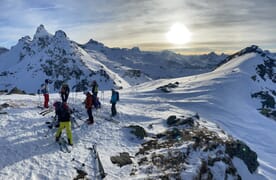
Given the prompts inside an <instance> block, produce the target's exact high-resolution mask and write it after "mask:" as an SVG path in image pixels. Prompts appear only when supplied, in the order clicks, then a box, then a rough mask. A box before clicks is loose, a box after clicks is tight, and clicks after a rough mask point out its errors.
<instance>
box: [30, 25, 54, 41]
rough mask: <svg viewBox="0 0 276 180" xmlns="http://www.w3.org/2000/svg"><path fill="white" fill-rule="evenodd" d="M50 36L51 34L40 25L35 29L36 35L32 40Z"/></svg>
mask: <svg viewBox="0 0 276 180" xmlns="http://www.w3.org/2000/svg"><path fill="white" fill-rule="evenodd" d="M50 35H51V34H50V33H49V32H48V31H47V30H46V29H45V27H44V25H43V24H41V25H40V26H38V28H37V29H36V33H35V35H34V39H38V38H39V37H45V36H50Z"/></svg>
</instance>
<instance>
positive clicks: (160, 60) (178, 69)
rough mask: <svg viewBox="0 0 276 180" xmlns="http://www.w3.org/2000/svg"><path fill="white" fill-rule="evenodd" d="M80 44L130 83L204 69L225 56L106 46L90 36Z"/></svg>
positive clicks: (197, 72)
mask: <svg viewBox="0 0 276 180" xmlns="http://www.w3.org/2000/svg"><path fill="white" fill-rule="evenodd" d="M80 46H81V47H83V48H84V49H85V50H86V51H87V52H88V53H89V54H90V55H91V56H92V57H95V58H96V59H98V60H99V61H100V62H101V63H103V64H105V65H106V66H108V67H109V68H110V69H111V70H112V71H114V72H116V73H118V74H120V75H121V77H123V78H124V79H125V80H126V81H128V82H129V83H130V84H131V85H135V84H139V83H142V82H146V81H148V80H151V79H155V80H156V79H160V78H165V79H167V78H176V77H183V76H187V75H194V74H199V73H202V72H208V71H210V70H211V69H213V68H214V67H215V66H216V65H217V64H218V63H220V62H221V61H222V60H224V59H225V58H226V57H227V56H226V55H224V54H222V55H217V54H215V53H213V52H212V53H210V54H206V55H193V56H192V55H191V56H183V55H180V54H176V53H173V52H171V51H162V52H147V51H140V50H139V48H138V47H134V48H132V49H126V48H124V49H120V48H108V47H106V46H104V44H102V43H99V42H97V41H94V40H92V39H91V40H90V41H89V42H87V43H86V44H84V45H80Z"/></svg>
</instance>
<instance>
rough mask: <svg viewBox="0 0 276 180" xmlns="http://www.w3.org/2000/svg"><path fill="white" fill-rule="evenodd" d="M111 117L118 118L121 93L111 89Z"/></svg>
mask: <svg viewBox="0 0 276 180" xmlns="http://www.w3.org/2000/svg"><path fill="white" fill-rule="evenodd" d="M111 91H112V94H111V100H110V103H111V116H116V114H117V110H116V103H117V101H119V92H117V91H115V90H114V89H111Z"/></svg>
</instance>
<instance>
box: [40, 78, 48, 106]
mask: <svg viewBox="0 0 276 180" xmlns="http://www.w3.org/2000/svg"><path fill="white" fill-rule="evenodd" d="M48 85H49V80H48V79H45V83H44V84H42V85H41V88H40V90H41V92H42V93H43V96H44V108H49V105H48V103H49V87H48Z"/></svg>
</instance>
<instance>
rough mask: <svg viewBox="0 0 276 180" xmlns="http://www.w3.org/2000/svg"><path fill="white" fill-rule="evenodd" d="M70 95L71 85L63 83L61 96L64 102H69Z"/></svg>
mask: <svg viewBox="0 0 276 180" xmlns="http://www.w3.org/2000/svg"><path fill="white" fill-rule="evenodd" d="M69 93H70V88H69V85H68V84H66V83H63V84H62V86H61V89H60V96H61V99H62V102H67V99H68V96H69Z"/></svg>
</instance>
